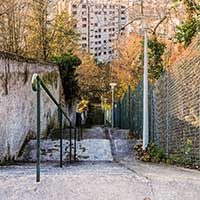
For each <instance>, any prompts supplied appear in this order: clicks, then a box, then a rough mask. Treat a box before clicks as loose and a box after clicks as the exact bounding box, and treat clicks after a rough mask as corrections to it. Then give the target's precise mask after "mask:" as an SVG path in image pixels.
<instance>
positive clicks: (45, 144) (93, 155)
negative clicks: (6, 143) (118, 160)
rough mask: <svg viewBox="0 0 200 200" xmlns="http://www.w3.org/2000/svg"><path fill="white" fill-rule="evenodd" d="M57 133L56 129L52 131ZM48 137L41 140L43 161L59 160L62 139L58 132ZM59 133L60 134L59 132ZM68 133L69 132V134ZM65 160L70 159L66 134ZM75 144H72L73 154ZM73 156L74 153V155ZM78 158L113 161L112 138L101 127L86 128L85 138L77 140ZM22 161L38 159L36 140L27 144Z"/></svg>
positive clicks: (80, 159)
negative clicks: (58, 137)
mask: <svg viewBox="0 0 200 200" xmlns="http://www.w3.org/2000/svg"><path fill="white" fill-rule="evenodd" d="M53 132H54V133H55V132H56V131H55V130H54V131H52V134H53ZM53 135H54V136H51V134H50V136H49V138H48V139H42V140H41V161H59V159H60V141H59V140H58V139H57V137H56V134H53ZM57 135H58V134H57ZM67 135H68V134H67ZM64 138H65V139H64V140H63V161H64V162H65V161H69V139H68V137H67V136H64ZM73 153H74V144H73V145H72V154H73ZM72 156H73V155H72ZM76 157H77V160H79V161H112V160H113V157H112V152H111V145H110V140H109V139H106V136H105V132H104V130H103V129H102V128H100V127H94V128H92V129H85V130H84V132H83V140H81V141H78V142H77V156H76ZM18 160H20V161H36V140H31V141H29V142H28V144H27V145H26V146H25V148H24V150H23V153H22V155H21V156H20V158H19V159H18Z"/></svg>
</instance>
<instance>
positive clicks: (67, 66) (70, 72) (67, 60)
mask: <svg viewBox="0 0 200 200" xmlns="http://www.w3.org/2000/svg"><path fill="white" fill-rule="evenodd" d="M53 61H54V62H55V63H56V64H57V65H58V67H59V70H60V75H61V79H62V85H63V89H64V93H65V99H66V101H71V100H73V99H75V98H77V97H78V95H79V86H78V80H77V76H78V75H77V74H76V67H77V66H79V65H80V64H81V60H80V58H78V57H77V56H75V55H73V54H72V53H71V52H68V53H65V54H63V55H61V56H57V57H53Z"/></svg>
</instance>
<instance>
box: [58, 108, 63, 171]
mask: <svg viewBox="0 0 200 200" xmlns="http://www.w3.org/2000/svg"><path fill="white" fill-rule="evenodd" d="M58 119H59V125H60V127H59V129H60V167H62V160H63V158H62V157H63V130H62V112H61V110H60V108H58Z"/></svg>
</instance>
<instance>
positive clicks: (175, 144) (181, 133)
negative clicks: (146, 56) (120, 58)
mask: <svg viewBox="0 0 200 200" xmlns="http://www.w3.org/2000/svg"><path fill="white" fill-rule="evenodd" d="M199 47H200V38H199V39H198V38H197V40H196V41H194V42H193V44H192V45H191V46H190V47H189V48H188V49H187V50H186V51H185V52H184V54H183V55H182V57H180V58H179V60H178V61H177V62H176V63H175V64H174V65H172V66H170V68H169V69H167V70H166V72H165V73H164V74H163V75H162V76H161V77H160V79H159V80H158V81H157V83H156V84H155V85H154V86H152V85H151V84H149V136H150V140H151V141H154V142H155V143H157V144H159V145H160V146H161V147H163V148H164V149H165V151H166V153H167V154H173V155H179V156H182V158H183V160H184V159H186V161H187V162H190V161H192V162H193V161H195V163H200V145H199V144H200V67H199V66H200V48H199ZM142 126H143V82H140V83H139V85H138V87H137V88H136V89H135V90H134V91H131V90H130V88H129V89H128V90H127V92H126V93H125V95H124V97H123V98H122V100H121V101H120V100H117V102H116V105H115V127H119V128H122V129H130V130H131V131H132V132H133V133H134V134H135V135H136V136H137V137H138V138H141V137H142Z"/></svg>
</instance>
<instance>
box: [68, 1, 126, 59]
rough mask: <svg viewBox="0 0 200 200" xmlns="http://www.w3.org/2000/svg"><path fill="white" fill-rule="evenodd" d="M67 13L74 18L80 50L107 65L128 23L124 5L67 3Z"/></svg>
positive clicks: (111, 2)
mask: <svg viewBox="0 0 200 200" xmlns="http://www.w3.org/2000/svg"><path fill="white" fill-rule="evenodd" d="M69 13H70V14H71V15H72V16H73V17H74V18H75V19H76V22H77V31H78V34H79V37H80V40H79V44H80V46H81V47H82V49H84V50H86V51H87V52H88V53H90V54H92V55H94V57H95V58H96V59H97V61H98V62H102V63H105V62H109V61H111V60H112V58H113V56H114V55H115V50H114V48H115V45H116V42H117V40H118V38H119V36H120V35H121V34H122V33H123V27H124V26H126V24H127V23H128V9H127V6H126V4H123V3H121V2H114V1H103V0H102V1H100V0H96V1H92V0H91V1H90V0H76V1H70V2H69Z"/></svg>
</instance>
